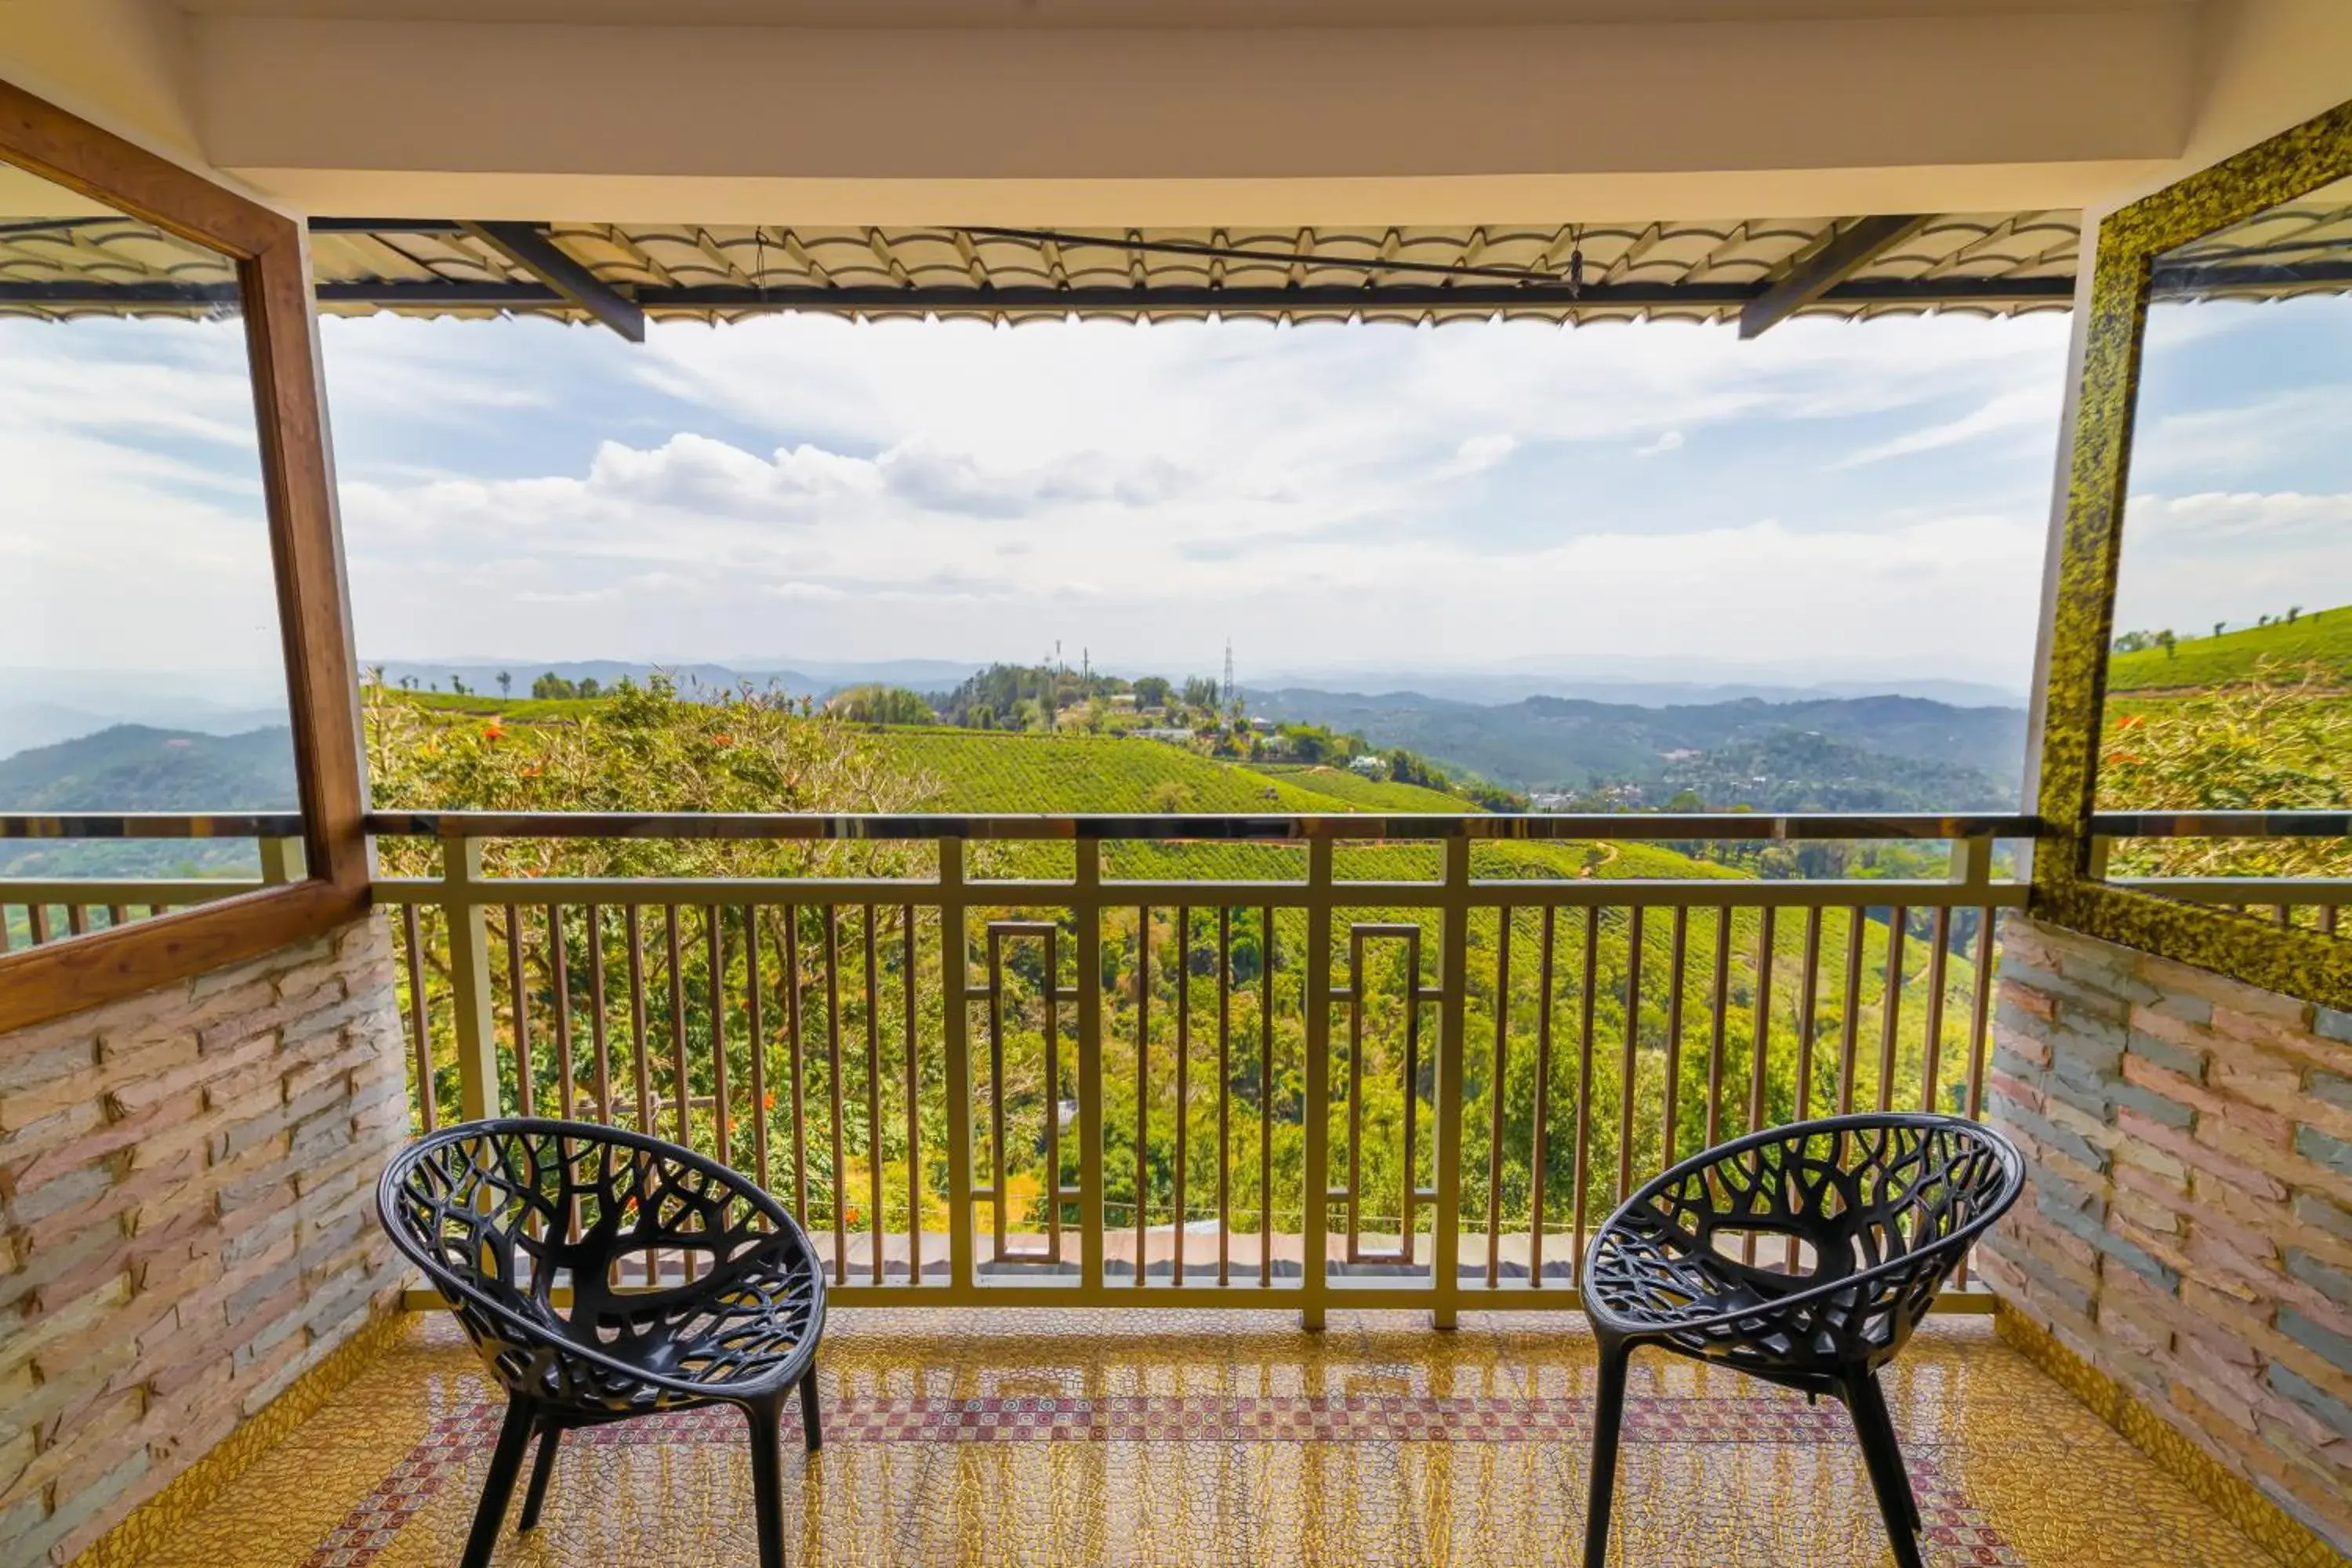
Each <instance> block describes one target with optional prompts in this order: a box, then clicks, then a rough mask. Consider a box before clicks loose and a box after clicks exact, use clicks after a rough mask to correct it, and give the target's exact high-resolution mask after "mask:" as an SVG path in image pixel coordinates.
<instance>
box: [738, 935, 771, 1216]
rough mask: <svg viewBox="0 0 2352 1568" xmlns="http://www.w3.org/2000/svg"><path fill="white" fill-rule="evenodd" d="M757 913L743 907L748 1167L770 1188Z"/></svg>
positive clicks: (765, 1027)
mask: <svg viewBox="0 0 2352 1568" xmlns="http://www.w3.org/2000/svg"><path fill="white" fill-rule="evenodd" d="M760 989H761V988H760V910H759V908H758V906H756V905H753V904H746V905H744V906H743V1026H744V1028H745V1029H746V1030H747V1031H748V1032H749V1033H750V1035H751V1054H750V1056H749V1057H748V1058H746V1061H745V1066H746V1067H747V1068H749V1069H750V1071H751V1168H752V1169H753V1170H754V1171H756V1172H758V1173H759V1176H758V1181H759V1184H760V1185H761V1186H762V1187H768V1186H770V1185H771V1182H770V1177H769V1170H768V1020H767V1016H766V1007H765V1005H764V999H763V998H762V997H761V994H760Z"/></svg>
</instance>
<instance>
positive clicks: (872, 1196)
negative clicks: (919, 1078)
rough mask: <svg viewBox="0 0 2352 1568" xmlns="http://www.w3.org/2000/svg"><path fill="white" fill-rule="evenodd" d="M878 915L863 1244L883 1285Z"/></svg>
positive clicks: (871, 945)
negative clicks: (864, 1238)
mask: <svg viewBox="0 0 2352 1568" xmlns="http://www.w3.org/2000/svg"><path fill="white" fill-rule="evenodd" d="M877 913H878V910H877V906H875V905H873V904H868V905H866V921H865V954H864V956H865V960H866V1207H867V1210H868V1212H867V1214H866V1245H867V1247H868V1248H869V1250H870V1251H871V1253H872V1255H873V1256H872V1257H871V1258H869V1259H868V1260H867V1261H868V1262H869V1263H870V1264H871V1266H872V1267H871V1268H870V1269H869V1270H868V1272H869V1274H870V1275H871V1277H872V1279H873V1281H874V1283H875V1284H877V1285H879V1284H881V1283H882V1273H883V1262H882V976H881V973H880V969H881V965H880V962H879V959H880V954H879V949H878V944H877V942H876V941H875V931H874V922H875V919H876V917H877Z"/></svg>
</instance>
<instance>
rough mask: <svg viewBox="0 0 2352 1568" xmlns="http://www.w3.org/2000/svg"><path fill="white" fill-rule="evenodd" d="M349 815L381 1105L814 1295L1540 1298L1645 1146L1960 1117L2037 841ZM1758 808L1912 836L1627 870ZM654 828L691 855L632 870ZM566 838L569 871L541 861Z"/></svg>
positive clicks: (90, 832) (92, 897) (1039, 821)
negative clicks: (390, 1087)
mask: <svg viewBox="0 0 2352 1568" xmlns="http://www.w3.org/2000/svg"><path fill="white" fill-rule="evenodd" d="M2279 820H2280V819H2279V818H2277V817H2276V816H2267V817H2263V816H2255V815H2254V814H2246V816H2245V817H2244V819H2243V820H2241V819H2240V818H2239V817H2237V816H2232V817H2231V818H2230V819H2227V820H2225V819H2222V818H2219V817H2214V816H2200V817H2198V818H2196V819H2194V820H2176V819H2170V818H2167V819H2163V820H2158V819H2157V818H2154V817H2149V816H2116V817H2112V818H2102V819H2101V820H2100V824H2099V826H2100V827H2101V829H2102V832H2103V833H2116V834H2123V835H2135V836H2140V835H2154V834H2166V833H2203V834H2227V833H2234V832H2238V831H2245V832H2275V831H2279V830H2280V829H2279V826H2278V823H2279ZM294 826H295V824H294V822H293V820H292V819H290V818H283V817H259V816H240V817H229V816H215V817H196V818H178V819H159V818H101V817H76V818H55V817H50V818H39V819H31V818H10V817H5V816H0V839H5V838H8V837H27V836H32V833H33V830H34V829H35V828H37V830H38V834H39V836H55V835H58V834H63V835H67V836H76V837H132V836H142V837H174V836H181V837H194V836H198V835H204V836H214V837H229V836H247V837H259V838H262V839H263V840H264V842H265V843H266V844H267V843H270V842H272V841H274V840H275V841H279V842H280V847H272V848H269V849H268V850H267V851H266V855H265V864H266V865H267V866H268V868H269V876H270V877H271V878H273V879H276V878H283V877H285V876H288V875H291V874H295V873H296V869H297V868H298V865H299V862H298V860H297V858H296V854H295V853H289V852H287V851H286V850H284V848H283V847H282V836H283V835H285V834H288V833H290V832H291V831H293V829H294ZM370 826H371V829H372V831H373V833H374V834H375V835H376V836H377V840H378V845H379V849H380V852H381V853H382V855H383V858H385V860H386V861H387V863H390V864H393V865H394V866H395V867H405V868H410V869H420V870H425V874H418V875H386V876H383V877H380V878H379V879H378V880H377V882H376V885H375V897H376V901H377V904H378V905H379V907H380V908H382V909H383V910H384V911H385V912H386V914H387V916H388V917H389V920H390V922H391V925H392V929H393V933H394V948H395V952H396V960H395V962H396V967H397V971H398V989H399V992H400V997H401V1006H402V1011H403V1025H404V1030H405V1032H406V1034H405V1037H406V1040H407V1044H408V1049H409V1053H410V1057H411V1079H412V1091H413V1095H414V1101H413V1103H414V1114H415V1121H416V1124H417V1125H418V1126H419V1128H420V1129H422V1128H429V1127H432V1126H434V1125H436V1124H438V1123H440V1122H442V1121H447V1120H450V1119H454V1118H458V1117H466V1118H471V1117H478V1116H483V1115H489V1114H494V1113H499V1112H505V1113H520V1114H537V1115H566V1116H571V1117H575V1118H580V1119H584V1120H590V1121H607V1122H613V1123H616V1124H620V1125H625V1126H630V1127H635V1128H641V1129H644V1130H646V1131H651V1132H654V1133H656V1134H657V1135H659V1136H662V1137H666V1138H671V1139H675V1140H677V1141H680V1142H688V1143H690V1144H692V1145H694V1146H695V1147H697V1148H699V1149H701V1150H703V1151H705V1152H710V1153H714V1154H716V1155H718V1156H719V1157H720V1158H722V1159H725V1160H726V1161H728V1162H729V1163H732V1164H734V1165H736V1166H738V1167H739V1168H741V1169H743V1170H746V1171H748V1172H750V1173H752V1174H754V1175H755V1176H756V1177H757V1178H758V1179H759V1180H760V1181H761V1183H762V1184H765V1185H768V1186H769V1187H770V1188H771V1189H772V1190H773V1191H776V1192H777V1193H778V1194H780V1195H782V1196H783V1197H784V1199H785V1201H786V1202H787V1203H788V1204H790V1205H792V1206H793V1209H794V1211H795V1212H796V1213H797V1214H799V1215H801V1216H802V1218H803V1222H804V1223H805V1224H806V1225H807V1226H808V1228H809V1230H810V1232H811V1234H812V1235H813V1236H814V1237H815V1238H816V1240H817V1242H818V1244H819V1247H820V1249H821V1250H822V1251H823V1252H824V1256H825V1260H826V1264H827V1267H828V1268H829V1270H830V1272H831V1276H832V1279H833V1281H834V1284H835V1291H836V1294H837V1295H839V1296H840V1297H841V1299H843V1300H845V1301H861V1300H862V1301H869V1302H879V1301H900V1302H920V1303H929V1304H940V1305H969V1304H974V1303H977V1302H981V1301H988V1302H1001V1303H1006V1304H1013V1303H1028V1304H1041V1303H1048V1302H1052V1303H1068V1304H1086V1305H1106V1304H1151V1305H1168V1304H1180V1305H1181V1304H1198V1305H1236V1304H1250V1303H1256V1304H1260V1305H1281V1306H1284V1307H1287V1308H1292V1309H1295V1310H1298V1311H1300V1312H1301V1313H1302V1314H1304V1316H1305V1317H1306V1319H1307V1321H1310V1322H1312V1321H1318V1320H1319V1319H1320V1318H1321V1316H1322V1314H1323V1313H1324V1312H1325V1311H1326V1310H1328V1308H1330V1307H1333V1306H1340V1307H1359V1306H1360V1307H1404V1306H1410V1307H1417V1308H1423V1309H1425V1310H1431V1311H1433V1313H1435V1314H1436V1317H1437V1320H1438V1321H1441V1322H1444V1321H1450V1320H1451V1319H1452V1318H1453V1316H1454V1314H1455V1313H1457V1312H1458V1311H1460V1310H1492V1309H1496V1308H1509V1307H1559V1306H1566V1305H1569V1304H1570V1303H1571V1302H1572V1301H1573V1300H1574V1285H1575V1266H1576V1263H1577V1260H1578V1259H1579V1258H1580V1255H1581V1252H1582V1249H1583V1246H1584V1243H1585V1240H1586V1238H1587V1236H1588V1235H1589V1233H1590V1231H1591V1227H1592V1226H1594V1225H1596V1224H1597V1223H1598V1222H1599V1220H1600V1219H1601V1217H1603V1216H1604V1215H1606V1214H1607V1213H1608V1212H1609V1211H1610V1210H1611V1209H1612V1207H1613V1206H1614V1205H1616V1204H1617V1203H1618V1202H1619V1201H1621V1199H1622V1197H1623V1195H1625V1194H1627V1193H1629V1192H1630V1191H1632V1190H1633V1187H1634V1186H1635V1185H1636V1184H1639V1182H1641V1181H1642V1180H1643V1179H1646V1177H1647V1176H1649V1175H1650V1174H1652V1173H1655V1172H1656V1171H1658V1170H1659V1169H1662V1168H1663V1167H1664V1165H1665V1164H1666V1163H1671V1161H1672V1160H1673V1159H1675V1158H1679V1157H1681V1156H1684V1155H1687V1154H1689V1153H1691V1152H1696V1150H1698V1149H1699V1148H1702V1147H1704V1146H1706V1145H1707V1144H1710V1143H1713V1142H1718V1141H1720V1140H1722V1139H1725V1138H1728V1137H1732V1136H1735V1135H1737V1134H1738V1133H1741V1132H1744V1131H1748V1130H1749V1129H1751V1128H1755V1127H1759V1126H1764V1125H1769V1124H1771V1123H1775V1122H1780V1121H1791V1120H1797V1119H1801V1118H1803V1117H1806V1116H1809V1115H1820V1114H1825V1113H1828V1112H1831V1111H1837V1110H1849V1109H1864V1108H1871V1107H1876V1108H1881V1109H1914V1108H1933V1109H1937V1110H1949V1111H1954V1112H1958V1113H1960V1114H1965V1115H1975V1114H1977V1113H1978V1111H1979V1109H1980V1107H1981V1105H1982V1096H1983V1089H1984V1082H1985V1074H1986V1072H1987V1070H1988V1065H1989V1063H1988V1057H1989V1050H1990V1044H1989V1035H1990V1013H1991V1009H1992V997H1993V993H1992V977H1993V973H1994V971H1995V967H1996V965H1997V962H1998V951H1997V944H1998V938H1997V934H1996V921H1997V916H1998V913H1999V911H2000V910H2004V909H2013V908H2019V907H2021V906H2022V905H2023V903H2024V901H2025V892H2026V889H2025V887H2024V885H2023V884H2022V883H2021V882H2019V881H2017V880H2015V879H2011V878H2006V877H1997V876H1996V875H1995V867H1996V864H1997V857H1996V846H1997V844H1998V843H1999V842H2000V841H2002V840H2029V839H2031V838H2032V837H2034V836H2035V834H2036V827H2037V825H2036V823H2035V822H2034V820H2033V819H2032V818H2031V817H2021V816H1871V817H1865V816H1760V815H1748V814H1738V815H1708V816H1626V815H1612V816H1369V815H1366V816H1323V817H1293V816H1246V817H1227V816H1217V817H1188V816H1140V817H1096V816H1051V817H1045V816H961V817H939V816H887V817H878V816H722V815H648V816H634V815H565V816H513V815H503V814H488V813H391V814H378V815H377V816H373V817H372V818H371V821H370ZM2345 826H2352V825H2347V824H2343V823H2338V824H2337V830H2338V831H2342V830H2343V828H2344V827H2345ZM1759 840H1765V841H1779V842H1783V843H1790V844H1795V845H1799V846H1802V845H1807V844H1813V843H1825V842H1838V841H1842V842H1844V843H1847V844H1855V843H1862V842H1868V841H1872V840H1878V841H1885V840H1905V841H1912V842H1915V843H1916V842H1932V843H1940V844H1942V845H1944V846H1945V847H1947V851H1948V858H1947V860H1946V862H1945V865H1946V871H1945V874H1944V875H1942V876H1937V877H1924V876H1922V877H1910V878H1904V879H1876V878H1873V879H1805V878H1790V879H1759V878H1757V877H1754V876H1748V875H1739V874H1735V873H1733V872H1730V871H1727V870H1725V869H1723V868H1719V867H1711V866H1707V865H1704V864H1700V865H1694V864H1693V863H1692V861H1690V860H1688V859H1685V858H1660V857H1655V856H1654V848H1655V847H1657V846H1660V845H1674V846H1678V847H1684V848H1696V849H1701V850H1703V849H1705V848H1706V847H1709V846H1721V845H1725V844H1733V843H1741V842H1747V843H1753V842H1755V841H1759ZM648 842H659V843H660V844H662V845H664V846H665V848H664V849H662V850H661V851H660V852H659V853H658V854H651V853H649V852H648V851H647V850H646V844H647V843H648ZM688 851H691V853H688ZM681 856H683V857H684V858H685V859H686V862H687V863H689V864H694V865H696V866H698V867H699V868H707V869H708V874H698V875H695V876H690V877H678V876H667V875H646V874H642V873H641V872H640V871H639V870H638V869H637V868H638V867H641V866H643V865H647V864H652V863H655V861H656V860H658V861H661V862H662V863H665V864H667V863H675V862H676V861H677V860H678V859H679V858H680V857H681ZM1653 859H1655V861H1656V863H1655V864H1651V863H1650V862H1651V860H1653ZM582 866H589V867H592V868H594V869H593V874H564V873H577V872H578V870H579V868H581V867H582ZM427 868H429V869H427ZM256 885H257V883H256V882H255V881H254V880H253V879H250V878H246V879H202V878H200V879H174V880H170V881H153V880H151V881H127V882H108V881H83V880H75V879H47V880H44V881H40V882H29V881H6V880H0V925H5V924H12V923H13V925H14V927H15V929H16V931H17V933H18V937H19V939H20V940H21V939H22V938H23V936H24V935H25V933H26V931H27V929H28V928H29V929H30V930H31V931H34V932H35V933H36V934H37V937H38V939H39V940H49V939H52V938H54V937H56V936H58V935H62V934H64V933H65V932H66V931H69V930H79V929H92V928H95V927H97V926H99V925H102V924H105V923H112V922H113V921H116V920H117V919H119V918H131V917H133V916H135V915H136V914H137V913H138V911H140V910H148V909H163V908H171V907H180V906H184V905H186V904H189V903H194V902H199V901H203V900H205V899H206V898H208V897H217V896H221V895H224V894H226V893H230V892H236V891H240V890H244V889H247V888H250V887H253V886H256ZM2165 886H2166V887H2167V888H2168V889H2177V890H2179V891H2181V892H2183V893H2185V894H2186V896H2189V897H2196V898H2202V899H2209V900H2211V901H2214V902H2217V903H2221V904H2225V905H2238V906H2252V907H2261V908H2264V909H2267V908H2270V907H2273V906H2275V905H2279V904H2283V903H2284V904H2287V905H2288V906H2289V907H2290V908H2292V909H2295V910H2305V909H2308V910H2322V911H2325V912H2326V921H2327V923H2329V924H2330V925H2331V926H2332V923H2333V911H2334V910H2335V909H2336V907H2337V906H2338V905H2339V904H2340V903H2342V902H2344V901H2346V900H2347V896H2352V895H2347V889H2352V883H2337V882H2333V881H2329V882H2319V883H2313V882H2301V881H2297V882H2294V883H2292V884H2285V885H2281V886H2278V887H2272V886H2271V885H2269V884H2268V883H2264V884H2262V885H2261V886H2260V887H2258V888H2257V887H2255V886H2254V885H2253V884H2252V883H2247V882H2243V881H2240V880H2234V879H2200V880H2199V881H2198V882H2196V883H2194V884H2187V883H2183V884H2171V883H2168V884H2165ZM29 910H40V914H39V915H38V916H37V920H38V923H37V924H35V923H33V922H32V921H28V920H27V919H26V915H27V912H28V911H29ZM76 911H79V913H78V914H77V912H76ZM2281 918H2287V917H2281ZM1748 1245H1749V1246H1750V1247H1755V1246H1757V1245H1758V1244H1757V1243H1755V1242H1750V1243H1749V1244H1748ZM1762 1245H1763V1246H1765V1247H1767V1248H1769V1245H1770V1243H1769V1241H1767V1242H1764V1243H1763V1244H1762ZM658 1266H659V1261H658V1260H647V1262H646V1268H647V1269H648V1270H651V1269H653V1268H657V1267H658Z"/></svg>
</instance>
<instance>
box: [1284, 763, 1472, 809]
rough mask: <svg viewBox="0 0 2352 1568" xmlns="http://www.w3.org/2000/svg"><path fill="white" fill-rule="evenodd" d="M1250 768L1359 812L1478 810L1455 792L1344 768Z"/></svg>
mask: <svg viewBox="0 0 2352 1568" xmlns="http://www.w3.org/2000/svg"><path fill="white" fill-rule="evenodd" d="M1251 771H1252V772H1253V773H1265V774H1266V775H1268V776H1269V777H1272V778H1277V779H1281V780H1283V781H1284V782H1286V783H1287V784H1296V785H1297V786H1298V787H1299V788H1301V789H1308V790H1313V791H1314V792H1315V793H1316V794H1317V795H1328V796H1329V797H1330V798H1331V799H1333V800H1338V801H1345V802H1347V803H1348V805H1349V806H1351V807H1352V808H1354V809H1356V810H1359V811H1405V812H1413V811H1437V812H1447V811H1475V810H1476V809H1478V808H1477V807H1476V806H1475V805H1472V804H1471V803H1470V802H1468V801H1466V800H1464V799H1462V798H1461V797H1460V796H1459V795H1448V794H1446V793H1445V792H1444V790H1440V789H1428V788H1424V787H1423V786H1422V785H1420V784H1394V783H1391V781H1389V780H1387V779H1373V778H1366V777H1365V776H1364V775H1363V774H1361V773H1353V772H1350V771H1349V769H1346V768H1331V767H1323V766H1319V765H1317V764H1312V763H1257V764H1255V766H1254V767H1253V768H1252V769H1251Z"/></svg>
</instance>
